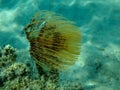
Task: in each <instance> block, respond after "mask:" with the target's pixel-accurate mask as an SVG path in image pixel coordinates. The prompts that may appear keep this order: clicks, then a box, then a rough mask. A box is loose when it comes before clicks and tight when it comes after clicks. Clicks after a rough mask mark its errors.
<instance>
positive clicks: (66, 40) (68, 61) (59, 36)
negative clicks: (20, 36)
mask: <svg viewBox="0 0 120 90" xmlns="http://www.w3.org/2000/svg"><path fill="white" fill-rule="evenodd" d="M24 31H25V33H26V37H27V39H28V41H29V42H30V54H31V56H32V58H33V59H34V60H35V62H36V64H38V65H40V66H42V67H43V68H44V67H46V68H47V69H57V70H63V69H65V68H66V67H68V66H70V65H73V64H74V63H75V61H76V59H77V57H78V55H79V54H80V42H81V33H80V31H79V28H78V27H77V26H75V23H74V22H72V21H69V20H67V19H66V18H64V17H63V16H61V15H58V14H56V13H54V12H49V11H41V12H38V13H37V14H35V15H34V16H33V18H32V19H31V22H30V23H29V24H28V25H27V26H26V27H25V29H24Z"/></svg>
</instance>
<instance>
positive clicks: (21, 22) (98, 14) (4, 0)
mask: <svg viewBox="0 0 120 90" xmlns="http://www.w3.org/2000/svg"><path fill="white" fill-rule="evenodd" d="M119 3H120V1H119V0H64V1H63V0H0V46H1V47H2V48H3V47H4V46H5V45H7V44H10V45H12V46H13V47H15V48H16V49H17V50H18V51H24V50H25V51H28V50H29V42H28V41H27V39H26V37H25V34H24V32H23V28H24V27H25V26H26V24H28V23H29V22H30V19H31V17H32V16H33V15H34V14H35V13H36V12H38V11H40V10H49V11H54V12H56V13H58V14H61V15H63V16H64V17H66V18H68V19H69V20H72V21H74V22H75V23H76V25H77V26H78V27H79V28H80V31H81V33H82V44H81V54H80V56H79V58H78V61H76V64H75V65H74V66H72V67H71V68H70V69H69V70H67V71H64V72H62V73H61V74H60V78H61V79H67V80H72V81H75V82H80V83H82V85H83V87H84V88H85V90H120V86H119V85H120V70H119V66H120V5H119ZM19 55H22V54H21V53H20V54H19ZM27 56H28V57H27ZM19 58H20V57H19ZM26 58H29V55H26ZM19 61H21V62H24V60H23V59H19ZM31 62H32V61H31Z"/></svg>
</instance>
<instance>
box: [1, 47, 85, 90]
mask: <svg viewBox="0 0 120 90" xmlns="http://www.w3.org/2000/svg"><path fill="white" fill-rule="evenodd" d="M18 55H19V54H18ZM18 55H16V49H14V48H13V47H12V46H10V45H7V46H5V47H4V48H1V47H0V90H83V87H82V85H81V84H78V83H77V84H75V83H74V82H73V83H72V84H70V83H71V82H66V83H63V84H60V83H61V82H57V83H56V78H54V77H55V76H54V75H53V74H52V73H51V74H50V75H49V76H47V77H46V75H41V76H40V77H39V78H36V77H34V78H33V73H34V72H33V70H31V65H30V64H29V65H28V63H29V62H27V63H22V62H17V61H16V57H17V56H18ZM23 59H25V58H23ZM19 61H20V60H19Z"/></svg>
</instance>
